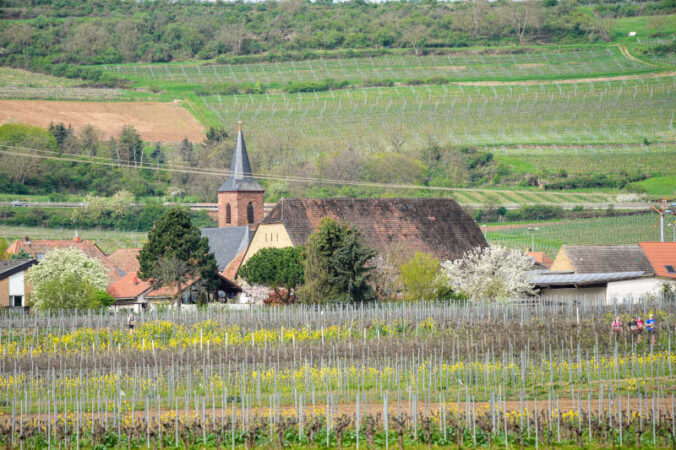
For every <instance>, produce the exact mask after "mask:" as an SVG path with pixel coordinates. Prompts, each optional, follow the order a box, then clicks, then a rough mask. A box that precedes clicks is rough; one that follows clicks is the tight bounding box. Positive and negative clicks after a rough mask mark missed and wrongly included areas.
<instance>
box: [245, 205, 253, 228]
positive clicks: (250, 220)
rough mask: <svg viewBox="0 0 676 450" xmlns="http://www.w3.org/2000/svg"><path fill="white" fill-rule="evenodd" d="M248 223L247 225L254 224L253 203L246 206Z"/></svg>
mask: <svg viewBox="0 0 676 450" xmlns="http://www.w3.org/2000/svg"><path fill="white" fill-rule="evenodd" d="M246 221H247V223H254V205H253V203H251V202H249V203H248V204H247V205H246Z"/></svg>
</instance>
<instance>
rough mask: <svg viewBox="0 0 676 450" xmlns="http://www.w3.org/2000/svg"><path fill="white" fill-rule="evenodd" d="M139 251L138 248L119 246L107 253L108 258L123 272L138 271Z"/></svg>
mask: <svg viewBox="0 0 676 450" xmlns="http://www.w3.org/2000/svg"><path fill="white" fill-rule="evenodd" d="M140 251H141V249H140V248H120V249H117V250H115V251H114V252H113V253H111V254H110V255H108V259H109V260H110V262H111V263H113V264H114V265H115V266H117V267H118V268H119V269H120V270H122V271H123V272H124V273H125V274H128V273H131V272H138V271H139V262H138V254H139V252H140Z"/></svg>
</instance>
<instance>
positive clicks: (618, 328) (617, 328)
mask: <svg viewBox="0 0 676 450" xmlns="http://www.w3.org/2000/svg"><path fill="white" fill-rule="evenodd" d="M611 329H612V330H613V333H615V334H620V333H621V332H622V319H620V316H616V317H615V320H614V321H613V325H612V327H611Z"/></svg>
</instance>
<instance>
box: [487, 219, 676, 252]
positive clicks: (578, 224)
mask: <svg viewBox="0 0 676 450" xmlns="http://www.w3.org/2000/svg"><path fill="white" fill-rule="evenodd" d="M655 224H656V218H655V216H653V215H650V214H645V215H637V216H620V217H601V218H594V219H584V220H575V221H567V222H562V223H550V224H548V223H540V224H536V225H537V227H538V228H539V229H538V231H537V232H535V234H534V236H533V242H534V248H535V251H539V252H545V253H547V254H548V255H549V256H550V257H551V258H554V257H555V256H556V253H557V252H558V251H559V248H560V247H561V245H563V244H571V245H595V244H598V245H603V244H636V243H637V242H641V241H659V240H660V230H659V228H656V227H655ZM667 238H668V240H671V236H667ZM486 239H487V240H488V242H489V243H491V244H501V245H505V246H508V247H513V248H519V249H523V250H525V249H527V248H529V247H530V246H531V233H530V232H529V231H528V227H527V226H518V227H505V229H500V230H496V231H488V232H487V233H486Z"/></svg>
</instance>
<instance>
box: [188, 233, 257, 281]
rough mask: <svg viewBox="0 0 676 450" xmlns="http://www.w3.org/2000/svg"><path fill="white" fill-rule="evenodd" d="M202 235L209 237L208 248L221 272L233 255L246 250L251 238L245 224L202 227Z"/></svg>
mask: <svg viewBox="0 0 676 450" xmlns="http://www.w3.org/2000/svg"><path fill="white" fill-rule="evenodd" d="M200 232H201V233H202V237H206V238H208V239H209V249H210V250H211V252H212V253H213V254H214V256H215V257H216V264H218V270H219V272H223V271H224V270H225V268H226V267H227V266H228V264H230V261H232V260H233V259H234V258H235V256H237V255H238V254H239V253H241V252H242V251H244V250H246V247H247V245H249V241H250V240H251V230H250V229H249V227H247V226H242V227H225V228H202V229H201V230H200Z"/></svg>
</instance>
